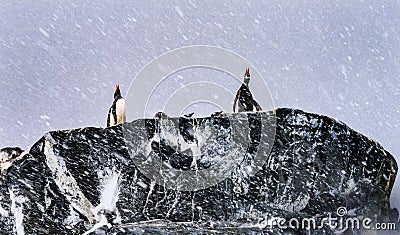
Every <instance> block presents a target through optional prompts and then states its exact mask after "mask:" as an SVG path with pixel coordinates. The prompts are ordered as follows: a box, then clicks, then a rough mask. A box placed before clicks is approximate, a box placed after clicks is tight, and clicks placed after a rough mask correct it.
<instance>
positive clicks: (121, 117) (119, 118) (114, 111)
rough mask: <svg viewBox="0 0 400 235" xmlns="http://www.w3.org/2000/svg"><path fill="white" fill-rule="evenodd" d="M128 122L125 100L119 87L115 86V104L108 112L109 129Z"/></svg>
mask: <svg viewBox="0 0 400 235" xmlns="http://www.w3.org/2000/svg"><path fill="white" fill-rule="evenodd" d="M124 122H126V115H125V99H124V98H123V97H122V95H121V91H120V90H119V85H116V86H115V92H114V102H113V104H112V105H111V107H110V109H109V110H108V116H107V127H110V126H114V125H118V124H120V123H124Z"/></svg>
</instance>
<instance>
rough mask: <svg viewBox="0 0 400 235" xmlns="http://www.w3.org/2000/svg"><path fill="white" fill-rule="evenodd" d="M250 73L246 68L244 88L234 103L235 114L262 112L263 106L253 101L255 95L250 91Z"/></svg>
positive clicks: (238, 93)
mask: <svg viewBox="0 0 400 235" xmlns="http://www.w3.org/2000/svg"><path fill="white" fill-rule="evenodd" d="M249 82H250V71H249V68H246V71H245V73H244V80H243V84H242V86H241V87H240V88H239V90H238V91H237V93H236V97H235V101H234V102H233V112H234V113H238V112H254V111H260V110H261V106H260V105H259V104H258V103H257V101H255V100H254V99H253V95H252V94H251V92H250V89H249Z"/></svg>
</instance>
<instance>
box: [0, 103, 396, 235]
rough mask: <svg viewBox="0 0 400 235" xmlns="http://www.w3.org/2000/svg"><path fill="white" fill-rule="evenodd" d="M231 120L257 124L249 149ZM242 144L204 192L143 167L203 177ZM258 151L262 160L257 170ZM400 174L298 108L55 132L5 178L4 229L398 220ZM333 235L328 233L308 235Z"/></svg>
mask: <svg viewBox="0 0 400 235" xmlns="http://www.w3.org/2000/svg"><path fill="white" fill-rule="evenodd" d="M261 114H264V115H261ZM272 114H273V116H274V117H276V133H275V139H274V141H273V146H272V150H271V148H265V147H263V144H264V143H263V138H262V137H263V136H262V133H263V132H261V129H260V128H261V126H260V124H261V123H262V121H263V118H265V117H270V116H271V115H272ZM232 121H233V122H239V123H248V124H249V126H250V130H249V132H248V133H247V132H246V131H243V133H242V134H243V135H244V136H245V135H249V139H250V141H249V143H236V142H235V141H232V138H233V136H232V135H233V134H232V133H233V132H232V128H231V127H230V123H231V122H232ZM143 123H145V125H142V124H143ZM173 123H177V125H174V124H173ZM143 133H144V135H143ZM241 145H243V146H245V147H243V146H241ZM238 146H239V147H238ZM235 148H238V149H237V151H241V150H243V148H244V151H245V152H244V153H245V154H244V155H245V156H243V159H242V161H239V162H234V164H233V165H229V166H234V167H235V169H234V170H233V171H232V173H231V175H230V176H229V177H228V178H226V179H223V180H222V181H220V182H217V184H215V185H213V186H211V187H207V188H204V189H200V190H197V191H184V190H176V189H174V188H173V187H171V186H167V185H165V184H164V185H163V184H160V183H159V181H157V180H156V179H149V178H148V173H146V172H142V171H141V170H140V169H141V168H140V167H138V166H137V158H136V157H137V156H136V155H141V157H142V158H143V161H146V164H150V165H151V164H155V163H154V161H153V160H154V159H151V158H156V157H158V158H160V159H162V160H163V162H164V163H165V164H166V165H167V166H169V167H172V168H174V169H178V170H181V171H198V170H202V169H207V168H209V167H212V166H213V165H215V164H216V163H218V161H220V160H221V159H222V158H223V157H229V156H231V155H230V154H232V151H233V149H235ZM235 151H236V150H235ZM135 154H136V155H135ZM256 154H259V155H261V156H264V157H265V162H264V164H262V165H257V166H254V164H255V163H254V157H255V155H256ZM152 161H153V162H152ZM155 166H156V165H155ZM218 169H219V168H218ZM249 169H250V170H249ZM254 169H257V170H258V171H257V172H254ZM221 170H222V171H223V170H227V169H223V168H221ZM228 170H229V169H228ZM397 170H398V168H397V164H396V161H395V159H394V158H393V156H392V155H390V153H388V152H387V151H385V150H384V149H383V148H382V147H381V146H380V145H379V144H378V143H377V142H375V141H373V140H371V139H369V138H368V137H365V136H363V135H362V134H360V133H358V132H356V131H354V130H352V129H350V128H349V127H348V126H346V125H345V124H344V123H341V122H338V121H336V120H334V119H332V118H329V117H326V116H322V115H317V114H311V113H306V112H303V111H301V110H294V109H277V110H276V111H275V112H274V113H271V112H269V113H268V112H266V113H240V114H227V115H225V116H222V117H208V118H196V119H190V118H171V119H165V120H163V119H160V120H154V119H147V120H135V121H133V122H131V123H126V124H123V125H118V126H113V127H110V128H105V129H104V128H93V127H88V128H82V129H75V130H68V131H54V132H50V133H47V134H46V135H45V136H44V137H42V138H41V139H40V140H39V141H38V142H37V143H36V144H35V145H34V146H33V147H32V148H31V150H30V152H29V154H26V155H25V156H24V157H23V158H22V159H20V160H19V161H15V162H13V164H12V165H11V167H9V168H8V171H7V174H6V175H4V176H3V177H2V178H1V179H0V186H1V190H0V215H1V217H0V233H1V234H3V233H10V232H12V233H14V234H21V233H25V234H83V233H86V234H89V233H91V232H95V233H99V234H101V231H103V232H108V233H110V234H117V233H118V234H120V233H127V234H129V233H136V232H137V233H146V232H148V233H162V232H166V231H169V232H179V231H180V232H190V231H191V232H192V233H198V234H200V233H221V234H223V233H226V232H232V231H233V232H239V233H249V234H253V233H258V232H260V231H264V233H267V234H285V233H289V234H308V231H306V230H304V229H303V230H302V229H293V228H285V229H282V228H273V229H271V228H269V227H268V226H267V224H268V221H270V219H271V218H286V219H288V218H308V217H310V218H311V217H312V218H317V217H318V218H321V217H323V216H324V215H329V214H334V213H336V210H337V208H339V207H346V209H347V210H348V211H349V213H348V216H369V217H370V218H376V219H377V220H379V221H395V220H397V219H398V213H397V210H395V209H390V204H389V203H390V200H389V198H390V193H391V190H392V186H393V184H394V180H395V178H396V175H397ZM251 172H253V173H254V174H251ZM163 173H164V172H163V171H162V170H160V175H163ZM146 175H147V176H146ZM163 177H164V176H163ZM182 182H183V183H184V181H182ZM169 183H171V182H169ZM178 186H179V184H178V183H177V187H178ZM350 212H351V213H350ZM398 227H400V226H398ZM333 232H334V231H333V230H331V229H330V228H329V227H327V226H324V227H322V228H317V229H315V230H311V232H310V234H333Z"/></svg>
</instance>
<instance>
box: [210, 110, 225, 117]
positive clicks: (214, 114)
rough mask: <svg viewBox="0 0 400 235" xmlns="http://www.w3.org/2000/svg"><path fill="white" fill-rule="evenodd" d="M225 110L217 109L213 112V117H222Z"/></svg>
mask: <svg viewBox="0 0 400 235" xmlns="http://www.w3.org/2000/svg"><path fill="white" fill-rule="evenodd" d="M223 113H224V111H217V112H214V113H213V114H211V117H221V116H222V114H223Z"/></svg>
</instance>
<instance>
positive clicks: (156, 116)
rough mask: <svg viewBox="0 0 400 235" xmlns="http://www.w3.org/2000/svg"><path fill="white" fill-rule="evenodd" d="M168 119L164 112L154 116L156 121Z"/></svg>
mask: <svg viewBox="0 0 400 235" xmlns="http://www.w3.org/2000/svg"><path fill="white" fill-rule="evenodd" d="M161 118H168V115H167V114H165V113H163V112H158V113H156V114H155V115H154V119H161Z"/></svg>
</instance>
